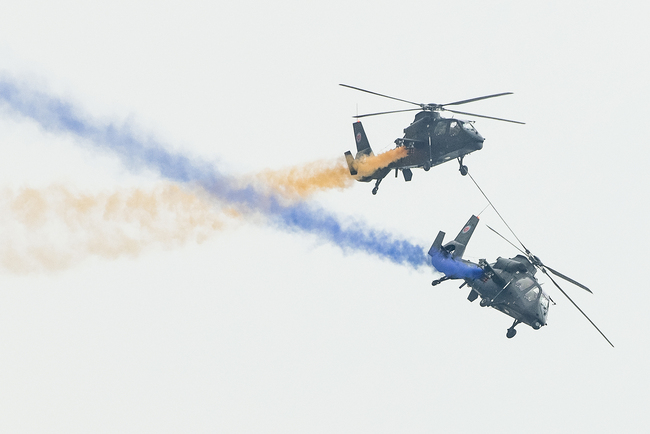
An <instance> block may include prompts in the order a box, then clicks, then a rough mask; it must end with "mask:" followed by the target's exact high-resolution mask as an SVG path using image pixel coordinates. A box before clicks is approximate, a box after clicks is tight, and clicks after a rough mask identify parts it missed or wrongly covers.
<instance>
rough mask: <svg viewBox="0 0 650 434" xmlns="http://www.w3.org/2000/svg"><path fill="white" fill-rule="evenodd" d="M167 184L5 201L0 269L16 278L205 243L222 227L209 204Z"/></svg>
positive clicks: (26, 193) (54, 190)
mask: <svg viewBox="0 0 650 434" xmlns="http://www.w3.org/2000/svg"><path fill="white" fill-rule="evenodd" d="M198 194H199V193H197V194H193V193H189V192H187V191H184V190H182V189H180V188H179V187H177V186H175V185H165V186H163V187H159V188H157V189H154V190H152V191H145V190H142V189H135V190H130V191H118V192H115V193H112V194H98V195H86V194H74V193H72V192H70V191H69V190H67V189H66V188H64V187H62V186H54V187H50V188H47V189H41V190H37V189H31V188H24V189H22V190H20V191H19V192H18V193H14V192H9V191H5V192H4V193H2V194H0V216H1V217H0V222H1V223H2V225H1V230H0V237H1V238H0V266H2V267H4V268H5V269H6V270H9V271H11V272H15V273H30V272H35V271H56V270H62V269H65V268H68V267H70V266H72V265H74V264H75V263H77V262H79V261H80V260H83V259H85V258H86V257H88V256H93V255H94V256H98V257H102V258H108V259H114V258H117V257H120V256H123V255H131V256H135V255H138V254H139V253H140V252H141V251H142V250H143V249H144V248H145V247H147V246H149V245H152V244H158V245H162V246H164V247H174V246H176V245H181V244H184V243H185V242H187V241H190V240H194V241H195V242H198V243H201V242H203V241H205V240H206V239H207V238H208V237H209V236H210V235H212V234H213V233H214V232H215V231H217V230H219V229H221V228H223V226H224V224H225V223H224V221H223V218H222V217H236V216H238V215H237V214H235V213H234V212H233V211H231V210H221V213H220V215H219V216H217V214H218V212H217V210H216V209H214V208H213V207H212V206H211V205H209V204H212V203H214V201H208V200H207V199H203V198H201V197H200V196H198Z"/></svg>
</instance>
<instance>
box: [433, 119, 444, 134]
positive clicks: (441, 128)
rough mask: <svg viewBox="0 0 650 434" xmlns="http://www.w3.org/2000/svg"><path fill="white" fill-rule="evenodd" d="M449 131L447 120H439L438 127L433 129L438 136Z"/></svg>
mask: <svg viewBox="0 0 650 434" xmlns="http://www.w3.org/2000/svg"><path fill="white" fill-rule="evenodd" d="M445 132H447V123H446V122H438V123H437V124H436V128H435V129H434V130H433V134H435V135H436V136H442V135H443V134H445Z"/></svg>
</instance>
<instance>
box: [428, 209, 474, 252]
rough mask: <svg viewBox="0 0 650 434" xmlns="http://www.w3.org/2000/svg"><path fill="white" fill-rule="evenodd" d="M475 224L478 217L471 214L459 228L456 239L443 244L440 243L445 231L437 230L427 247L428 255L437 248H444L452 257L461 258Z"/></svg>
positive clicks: (437, 249)
mask: <svg viewBox="0 0 650 434" xmlns="http://www.w3.org/2000/svg"><path fill="white" fill-rule="evenodd" d="M477 225H478V217H476V216H474V215H473V216H472V217H470V219H469V220H468V221H467V223H466V224H465V227H463V229H461V231H460V232H459V233H458V235H457V236H456V239H454V240H453V241H450V242H448V243H447V244H445V245H444V246H443V245H442V242H443V241H444V238H445V233H444V232H442V231H440V232H438V236H437V237H436V240H435V241H434V242H433V244H432V245H431V248H430V249H429V255H431V256H433V254H432V253H435V252H436V251H439V250H445V251H446V252H447V253H448V254H450V255H451V257H452V258H462V257H463V253H465V248H466V247H467V243H469V239H470V238H471V237H472V234H473V233H474V229H476V226H477Z"/></svg>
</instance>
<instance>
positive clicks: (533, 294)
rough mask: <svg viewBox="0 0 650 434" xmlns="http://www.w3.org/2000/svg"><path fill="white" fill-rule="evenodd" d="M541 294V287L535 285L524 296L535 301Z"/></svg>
mask: <svg viewBox="0 0 650 434" xmlns="http://www.w3.org/2000/svg"><path fill="white" fill-rule="evenodd" d="M538 295H539V287H537V286H534V287H533V288H532V289H531V290H530V291H528V292H527V293H526V295H524V298H525V299H526V300H528V301H535V300H536V299H537V296H538Z"/></svg>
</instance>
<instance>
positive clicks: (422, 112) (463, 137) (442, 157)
mask: <svg viewBox="0 0 650 434" xmlns="http://www.w3.org/2000/svg"><path fill="white" fill-rule="evenodd" d="M340 85H341V86H343V87H347V88H350V89H354V90H358V91H361V92H366V93H370V94H372V95H377V96H381V97H383V98H389V99H393V100H397V101H401V102H405V103H408V104H413V105H416V106H418V107H417V108H409V109H403V110H391V111H385V112H378V113H367V114H363V115H356V116H353V117H354V118H356V119H357V122H354V123H353V128H354V138H355V141H356V145H357V154H356V156H354V157H353V156H352V153H351V152H350V151H347V152H346V153H345V159H346V162H347V164H348V168H349V169H350V174H351V175H352V176H354V177H355V179H356V180H357V181H360V182H370V181H372V180H375V186H374V188H373V189H372V194H377V191H378V190H379V184H380V183H381V181H382V180H383V179H384V178H385V177H386V176H387V175H388V174H389V173H390V172H391V171H392V170H393V169H394V170H395V177H397V173H398V171H400V170H401V171H402V175H404V181H407V182H408V181H410V180H411V179H412V178H413V172H412V170H411V169H414V168H422V169H424V171H425V172H426V171H428V170H429V169H431V168H432V167H433V166H437V165H439V164H442V163H445V162H447V161H451V160H453V159H456V160H457V161H458V163H459V165H460V168H459V170H460V173H461V174H462V175H463V176H464V175H467V170H468V169H467V166H465V165H464V164H463V158H464V157H465V155H467V154H470V153H472V152H474V151H478V150H480V149H482V148H483V141H484V140H485V139H484V138H483V136H481V135H480V134H479V132H478V131H476V129H475V128H474V126H473V123H474V122H473V121H468V120H460V119H451V118H443V117H441V116H440V113H439V112H441V111H448V112H451V113H456V114H461V115H467V116H476V117H480V118H486V119H493V120H497V121H504V122H512V123H515V124H524V123H523V122H519V121H513V120H510V119H502V118H495V117H492V116H485V115H479V114H475V113H468V112H461V111H457V110H451V109H448V108H446V107H447V106H455V105H461V104H467V103H470V102H474V101H480V100H483V99H488V98H495V97H498V96H503V95H511V94H512V92H504V93H497V94H493V95H486V96H480V97H477V98H470V99H465V100H462V101H454V102H450V103H446V104H435V103H429V104H422V103H416V102H413V101H408V100H405V99H400V98H395V97H392V96H388V95H383V94H380V93H376V92H371V91H369V90H365V89H361V88H358V87H354V86H349V85H347V84H340ZM415 110H419V113H416V114H415V119H414V120H413V122H412V123H411V124H410V125H409V126H408V127H406V128H405V129H404V137H401V138H398V139H396V140H395V144H396V146H397V148H396V149H399V148H404V149H406V152H405V155H404V156H403V157H402V158H399V159H398V160H395V161H393V162H391V163H390V164H389V165H387V166H385V167H381V168H378V169H376V170H375V171H373V172H372V173H362V174H361V173H359V165H360V162H362V161H363V160H364V159H365V158H366V157H368V156H371V155H374V153H373V152H372V149H371V148H370V142H369V141H368V137H367V136H366V133H365V131H364V129H363V125H362V124H361V121H359V120H358V119H360V118H363V117H368V116H377V115H384V114H389V113H400V112H407V111H415Z"/></svg>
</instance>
